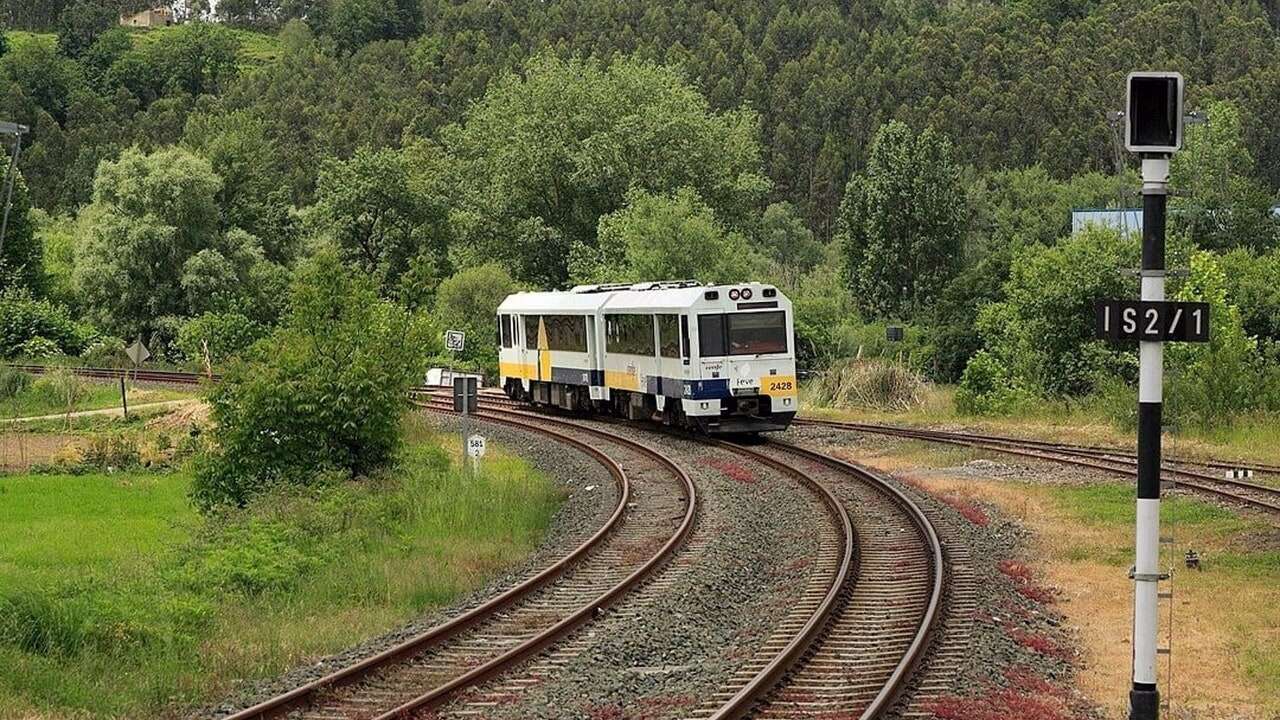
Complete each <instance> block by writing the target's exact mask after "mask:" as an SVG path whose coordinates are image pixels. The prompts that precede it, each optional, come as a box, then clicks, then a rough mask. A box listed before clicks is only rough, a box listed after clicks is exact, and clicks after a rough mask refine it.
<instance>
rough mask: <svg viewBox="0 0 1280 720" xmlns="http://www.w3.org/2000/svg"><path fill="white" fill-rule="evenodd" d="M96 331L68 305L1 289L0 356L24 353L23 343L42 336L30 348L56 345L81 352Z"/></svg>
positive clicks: (72, 352) (64, 350) (58, 349)
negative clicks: (77, 318) (77, 319)
mask: <svg viewBox="0 0 1280 720" xmlns="http://www.w3.org/2000/svg"><path fill="white" fill-rule="evenodd" d="M96 335H97V332H96V331H95V330H94V329H93V328H92V327H89V326H87V325H83V324H81V323H77V322H75V321H74V320H72V319H71V316H70V315H68V314H67V311H66V309H65V308H62V307H59V306H57V305H54V304H53V303H51V302H48V301H47V300H36V299H35V298H33V297H31V295H29V294H27V293H25V292H22V291H14V290H6V291H4V292H2V293H0V358H12V357H15V356H17V355H21V354H22V351H23V345H24V344H25V343H28V342H29V341H31V340H35V339H39V340H42V341H44V342H37V343H36V344H34V345H31V346H30V347H29V348H28V349H30V350H35V351H38V352H43V351H45V350H47V349H48V348H49V347H53V348H54V349H55V350H54V353H53V354H57V353H66V354H68V355H78V354H80V351H81V350H82V349H83V348H84V346H85V345H86V344H87V343H88V342H89V341H91V340H92V339H93V338H94V337H95V336H96Z"/></svg>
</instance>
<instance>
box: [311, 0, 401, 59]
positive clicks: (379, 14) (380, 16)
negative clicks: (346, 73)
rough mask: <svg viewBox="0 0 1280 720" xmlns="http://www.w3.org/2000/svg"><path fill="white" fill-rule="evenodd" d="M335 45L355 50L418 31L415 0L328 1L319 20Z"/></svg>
mask: <svg viewBox="0 0 1280 720" xmlns="http://www.w3.org/2000/svg"><path fill="white" fill-rule="evenodd" d="M321 25H322V27H323V28H324V30H325V31H326V32H327V33H328V34H329V35H330V36H331V37H333V39H334V40H335V41H337V43H338V47H340V48H343V49H346V50H354V49H356V48H358V47H360V46H362V45H365V44H366V43H369V42H372V41H374V40H396V39H399V40H403V39H406V38H411V37H413V36H415V35H417V34H418V32H419V30H420V28H421V25H422V5H421V4H420V3H419V2H418V0H331V2H330V4H329V7H328V8H327V10H326V12H325V13H324V16H323V21H322V23H321Z"/></svg>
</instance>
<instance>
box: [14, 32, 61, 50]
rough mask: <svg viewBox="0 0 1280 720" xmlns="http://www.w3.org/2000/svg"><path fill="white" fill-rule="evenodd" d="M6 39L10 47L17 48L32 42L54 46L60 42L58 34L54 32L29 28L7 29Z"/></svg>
mask: <svg viewBox="0 0 1280 720" xmlns="http://www.w3.org/2000/svg"><path fill="white" fill-rule="evenodd" d="M5 39H7V40H8V41H9V49H10V50H17V49H18V48H20V47H23V46H24V45H28V44H30V43H41V44H45V45H48V46H49V47H53V46H54V45H57V44H58V36H57V35H55V34H54V33H37V32H30V31H27V30H7V31H5Z"/></svg>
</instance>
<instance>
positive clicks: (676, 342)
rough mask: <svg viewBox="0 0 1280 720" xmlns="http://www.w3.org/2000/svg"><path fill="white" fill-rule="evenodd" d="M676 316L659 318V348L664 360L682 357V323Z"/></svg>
mask: <svg viewBox="0 0 1280 720" xmlns="http://www.w3.org/2000/svg"><path fill="white" fill-rule="evenodd" d="M676 318H677V316H675V315H659V316H658V347H659V349H660V351H661V354H662V357H664V358H678V357H680V330H679V327H680V322H679V320H677V319H676Z"/></svg>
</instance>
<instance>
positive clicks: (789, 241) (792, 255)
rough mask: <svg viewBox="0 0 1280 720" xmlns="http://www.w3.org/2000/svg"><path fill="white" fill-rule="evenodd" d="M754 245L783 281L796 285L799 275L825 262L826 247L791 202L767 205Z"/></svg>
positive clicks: (788, 285)
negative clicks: (816, 237)
mask: <svg viewBox="0 0 1280 720" xmlns="http://www.w3.org/2000/svg"><path fill="white" fill-rule="evenodd" d="M753 239H754V243H753V244H754V245H755V247H756V248H758V249H759V251H760V254H761V255H763V256H764V259H765V260H766V261H767V262H768V263H769V266H770V267H771V268H773V273H774V274H775V275H776V276H777V278H778V281H779V283H781V284H783V285H785V286H787V287H795V286H796V284H797V283H798V281H799V279H800V278H801V277H802V276H804V275H805V274H807V273H809V272H810V271H812V270H813V268H814V267H815V266H817V264H818V263H820V262H822V260H823V256H824V253H825V248H824V247H823V245H822V243H820V242H818V241H817V240H815V239H814V237H813V232H812V231H810V230H809V228H808V227H806V226H805V224H804V219H803V218H801V217H800V216H799V214H797V213H796V209H795V207H794V206H792V205H791V203H787V202H782V203H773V204H771V205H769V207H767V208H765V210H764V215H763V216H762V217H761V218H760V227H759V229H758V230H757V231H756V232H755V233H754V236H753Z"/></svg>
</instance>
